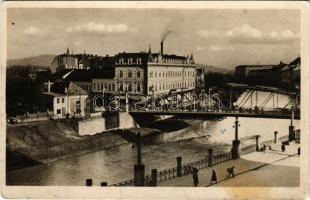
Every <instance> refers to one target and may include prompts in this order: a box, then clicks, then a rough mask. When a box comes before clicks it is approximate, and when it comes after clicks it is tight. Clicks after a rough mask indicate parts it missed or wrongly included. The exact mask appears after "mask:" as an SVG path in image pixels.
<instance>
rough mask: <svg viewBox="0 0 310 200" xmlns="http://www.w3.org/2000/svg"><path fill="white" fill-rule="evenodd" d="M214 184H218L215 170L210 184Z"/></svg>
mask: <svg viewBox="0 0 310 200" xmlns="http://www.w3.org/2000/svg"><path fill="white" fill-rule="evenodd" d="M213 182H215V183H217V177H216V172H215V170H214V169H213V170H212V176H211V183H210V184H211V185H212V183H213Z"/></svg>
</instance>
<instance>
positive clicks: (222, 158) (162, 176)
mask: <svg viewBox="0 0 310 200" xmlns="http://www.w3.org/2000/svg"><path fill="white" fill-rule="evenodd" d="M287 139H288V136H282V137H279V138H278V141H283V140H287ZM273 143H274V140H266V141H263V142H261V143H260V144H259V145H260V146H261V145H271V144H273ZM255 151H256V145H255V144H251V145H248V146H244V147H242V148H241V149H240V153H241V155H246V154H249V153H253V152H255ZM231 158H232V157H231V152H226V153H221V154H216V155H214V156H213V157H212V166H214V165H217V164H220V163H223V162H226V161H229V160H231ZM208 161H209V158H208V156H206V158H204V159H202V160H198V161H195V162H191V163H187V164H184V165H182V168H181V172H182V175H188V174H191V173H192V169H193V168H194V167H195V168H197V169H204V168H207V167H211V166H209V164H208ZM176 177H178V176H177V167H173V168H169V169H165V170H162V171H159V172H157V182H163V181H167V180H169V179H173V178H176ZM144 185H145V186H150V185H151V175H146V176H145V177H144ZM110 186H134V179H130V180H126V181H122V182H120V183H116V184H113V185H110Z"/></svg>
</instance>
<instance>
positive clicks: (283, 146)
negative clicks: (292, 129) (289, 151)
mask: <svg viewBox="0 0 310 200" xmlns="http://www.w3.org/2000/svg"><path fill="white" fill-rule="evenodd" d="M281 150H282V152H284V151H285V145H284V144H283V143H282V145H281Z"/></svg>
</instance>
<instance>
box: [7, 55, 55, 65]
mask: <svg viewBox="0 0 310 200" xmlns="http://www.w3.org/2000/svg"><path fill="white" fill-rule="evenodd" d="M54 57H55V55H48V54H46V55H40V56H34V57H27V58H18V59H11V60H8V61H7V66H8V67H11V66H28V65H31V66H41V67H46V68H50V67H51V63H52V61H53V59H54Z"/></svg>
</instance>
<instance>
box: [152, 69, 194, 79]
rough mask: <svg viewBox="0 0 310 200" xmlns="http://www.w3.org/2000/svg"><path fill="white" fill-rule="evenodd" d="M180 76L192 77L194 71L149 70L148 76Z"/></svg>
mask: <svg viewBox="0 0 310 200" xmlns="http://www.w3.org/2000/svg"><path fill="white" fill-rule="evenodd" d="M181 76H187V77H194V76H195V72H194V71H187V72H186V71H171V70H170V71H166V72H164V71H159V72H157V71H155V72H153V71H150V72H149V77H150V78H153V77H154V78H157V77H181Z"/></svg>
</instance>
